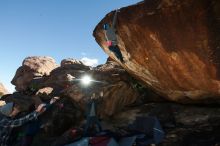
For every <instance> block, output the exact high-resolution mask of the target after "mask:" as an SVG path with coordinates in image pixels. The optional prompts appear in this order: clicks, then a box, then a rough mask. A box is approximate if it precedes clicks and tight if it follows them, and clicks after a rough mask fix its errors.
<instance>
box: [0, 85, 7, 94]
mask: <svg viewBox="0 0 220 146" xmlns="http://www.w3.org/2000/svg"><path fill="white" fill-rule="evenodd" d="M8 93H9V92H8V90H7V89H6V88H5V87H4V85H3V84H2V83H0V97H1V96H2V95H5V94H8Z"/></svg>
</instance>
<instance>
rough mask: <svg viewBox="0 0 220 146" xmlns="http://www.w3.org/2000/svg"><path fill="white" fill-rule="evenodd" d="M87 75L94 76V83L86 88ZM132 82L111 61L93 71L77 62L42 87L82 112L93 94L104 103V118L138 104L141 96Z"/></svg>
mask: <svg viewBox="0 0 220 146" xmlns="http://www.w3.org/2000/svg"><path fill="white" fill-rule="evenodd" d="M62 63H63V61H62ZM84 75H89V76H91V77H92V79H93V80H94V81H95V82H92V84H91V85H90V86H88V87H85V86H83V85H82V84H81V82H80V79H81V78H82V77H83V76H84ZM130 80H131V78H130V76H129V74H128V73H127V72H126V71H125V70H124V69H123V68H121V66H120V65H119V64H118V63H116V62H114V61H108V62H107V63H106V64H103V65H99V66H98V67H96V68H93V69H90V68H89V67H88V66H85V65H83V64H81V63H79V62H77V61H75V63H71V64H66V65H63V64H62V65H61V66H60V67H58V68H56V69H54V70H53V71H52V72H51V74H50V76H48V77H45V79H44V82H43V84H44V85H43V86H44V87H51V88H53V91H52V92H53V93H52V94H55V95H62V96H65V97H68V98H70V99H72V101H73V102H75V103H77V104H78V106H79V108H80V109H81V110H83V111H85V108H86V104H87V102H88V100H89V99H90V97H91V96H92V94H95V95H96V96H97V97H99V98H100V100H101V104H100V105H99V106H100V108H99V109H100V111H98V113H99V114H100V115H101V116H102V117H105V116H111V115H113V114H114V113H117V112H119V111H121V110H122V109H123V108H125V107H126V106H128V105H130V104H132V103H134V102H135V101H136V99H137V98H138V96H139V93H138V91H137V90H136V89H135V88H133V86H132V85H131V83H130ZM125 91H126V92H125ZM101 93H103V96H102V97H100V94H101Z"/></svg>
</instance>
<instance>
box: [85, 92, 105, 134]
mask: <svg viewBox="0 0 220 146" xmlns="http://www.w3.org/2000/svg"><path fill="white" fill-rule="evenodd" d="M97 102H98V100H97V99H96V97H95V94H94V93H93V95H92V97H91V99H90V101H89V102H88V105H87V111H88V112H87V115H86V126H85V131H84V135H86V134H87V133H88V129H89V128H90V127H93V126H97V128H98V132H101V131H102V126H101V124H100V121H99V119H98V117H97V116H96V109H97Z"/></svg>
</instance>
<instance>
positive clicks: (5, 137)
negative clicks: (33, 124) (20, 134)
mask: <svg viewBox="0 0 220 146" xmlns="http://www.w3.org/2000/svg"><path fill="white" fill-rule="evenodd" d="M45 110H46V108H45V104H40V105H39V106H38V107H37V108H36V110H35V111H33V112H31V113H30V114H28V115H26V116H24V117H22V118H19V119H14V117H15V116H16V115H17V114H18V113H19V110H18V108H17V107H16V105H15V104H14V103H13V102H9V103H7V104H5V105H4V106H2V107H0V129H1V130H0V146H10V145H9V138H10V136H11V132H12V130H13V128H15V127H20V126H22V125H24V124H25V123H27V122H29V121H32V120H36V119H37V117H38V116H39V115H40V114H42V113H43V112H44V111H45Z"/></svg>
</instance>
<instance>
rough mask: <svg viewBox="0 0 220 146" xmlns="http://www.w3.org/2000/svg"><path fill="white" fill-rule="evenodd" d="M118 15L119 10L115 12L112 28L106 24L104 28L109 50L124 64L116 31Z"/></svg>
mask: <svg viewBox="0 0 220 146" xmlns="http://www.w3.org/2000/svg"><path fill="white" fill-rule="evenodd" d="M117 13H118V10H116V12H115V15H114V18H113V22H112V26H110V25H109V24H104V26H103V27H104V33H105V39H106V43H107V46H108V48H109V50H110V51H111V52H113V53H114V55H115V56H116V57H117V58H118V59H119V60H120V61H121V62H122V63H123V62H124V60H123V56H122V53H121V51H120V49H119V47H118V43H117V36H116V29H115V24H116V19H117Z"/></svg>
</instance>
